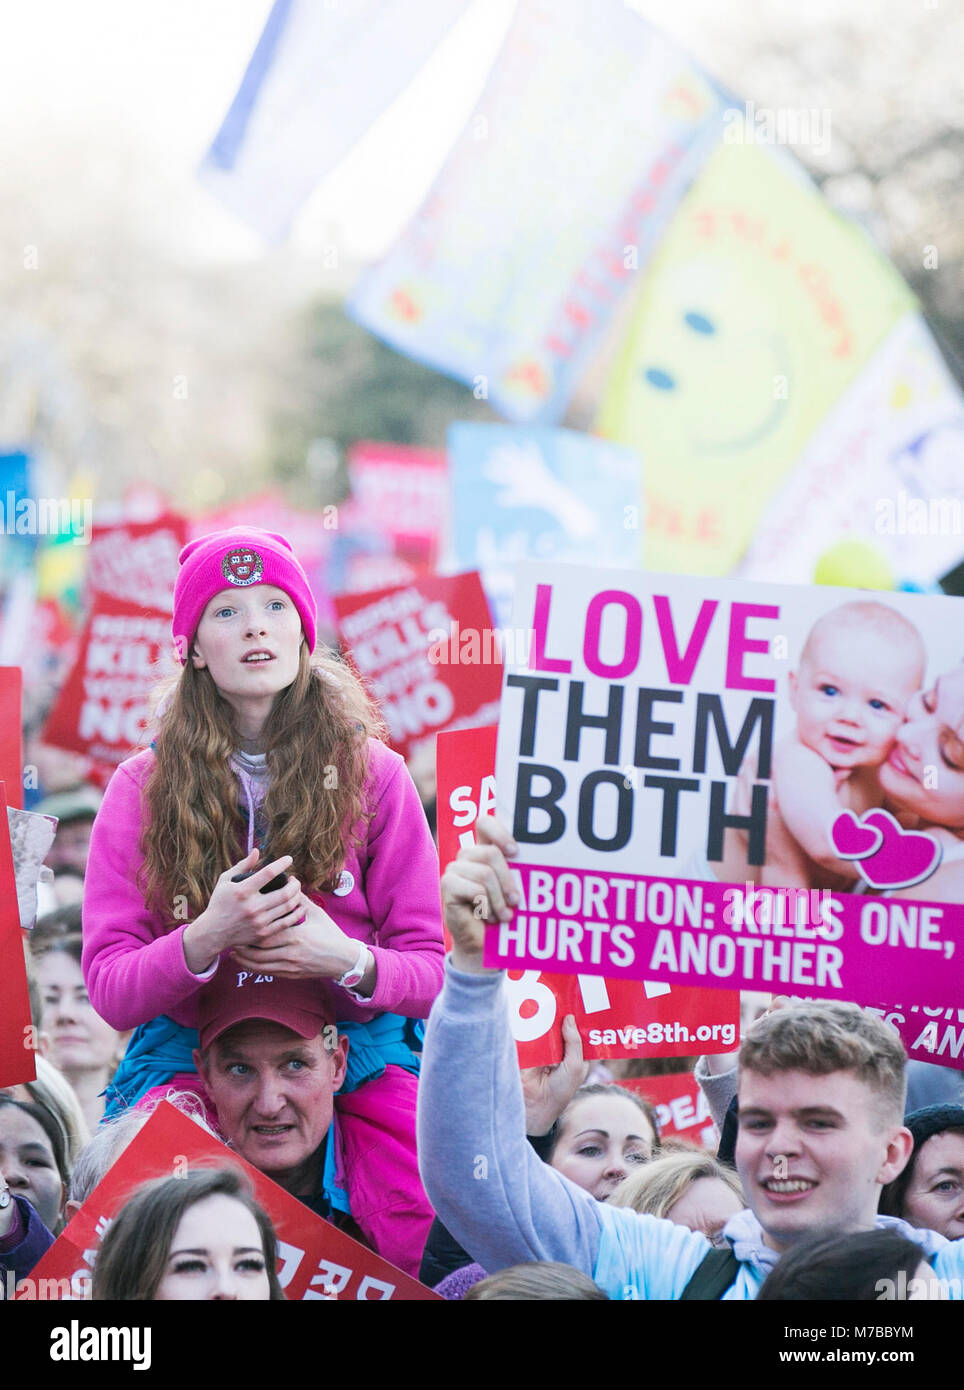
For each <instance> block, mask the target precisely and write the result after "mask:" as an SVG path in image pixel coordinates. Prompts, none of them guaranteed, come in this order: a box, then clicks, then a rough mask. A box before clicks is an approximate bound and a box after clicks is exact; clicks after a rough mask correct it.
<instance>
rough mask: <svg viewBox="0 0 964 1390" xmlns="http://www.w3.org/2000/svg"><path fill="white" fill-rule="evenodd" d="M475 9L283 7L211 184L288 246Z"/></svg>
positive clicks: (362, 2)
mask: <svg viewBox="0 0 964 1390" xmlns="http://www.w3.org/2000/svg"><path fill="white" fill-rule="evenodd" d="M468 4H469V0H430V3H428V4H425V3H419V4H415V5H413V4H412V3H411V0H338V3H337V4H327V3H322V0H275V4H274V5H273V7H272V10H271V13H270V15H269V16H268V21H267V23H266V24H265V27H264V32H263V33H262V35H261V38H260V39H259V40H258V45H257V47H256V48H255V51H254V55H253V57H252V59H251V61H250V63H249V64H248V70H247V72H246V73H245V74H244V79H243V80H242V82H241V86H240V87H239V89H238V93H237V96H236V97H235V98H234V101H233V102H232V103H231V108H230V110H229V111H228V114H227V116H226V117H225V118H224V123H223V125H222V126H221V129H220V130H219V131H218V133H217V135H216V136H215V138H214V142H213V144H212V145H211V148H210V149H209V150H208V152H207V154H206V155H205V157H204V160H203V162H202V165H201V169H200V178H201V181H202V182H203V183H204V184H205V185H206V186H207V187H208V188H209V189H210V190H211V192H212V193H214V194H215V195H216V196H217V197H218V198H219V199H220V200H221V201H222V202H223V203H225V204H226V205H227V206H228V207H229V208H230V209H231V210H232V211H233V212H235V213H236V214H237V215H238V216H239V217H240V218H242V220H243V221H245V222H247V223H248V224H249V226H251V227H253V228H254V229H255V231H257V232H259V233H260V234H261V235H262V236H263V237H264V239H265V240H266V241H268V242H271V243H275V242H279V241H281V240H282V239H283V238H284V237H285V235H286V234H287V232H288V230H289V228H290V226H291V223H292V221H293V219H294V217H295V215H296V213H297V212H298V209H299V208H300V207H301V205H302V203H303V202H304V201H305V199H306V198H307V197H308V195H309V194H310V193H311V192H312V191H313V190H314V189H315V187H316V186H317V185H318V184H319V183H320V182H321V180H322V179H323V178H324V176H325V175H326V174H327V173H328V172H329V171H330V170H331V169H333V168H334V167H335V165H336V164H337V163H338V161H339V160H340V159H341V158H342V157H343V156H344V155H345V154H347V152H348V151H349V150H350V149H351V148H352V146H353V145H355V144H356V143H357V142H358V140H360V139H361V137H362V136H363V135H364V134H365V132H366V131H367V130H368V128H369V127H370V126H371V124H372V123H373V122H374V121H375V120H376V119H377V118H378V117H379V116H380V115H381V114H382V112H383V111H384V110H385V109H386V108H387V107H388V106H389V105H390V104H391V103H392V102H393V101H394V100H395V98H396V97H397V96H398V95H399V94H400V93H401V92H402V90H403V89H404V88H405V87H406V86H407V85H408V83H409V82H410V81H411V79H412V78H413V77H414V76H415V74H416V73H417V72H418V70H419V68H421V67H422V66H423V64H424V63H425V62H426V61H427V59H428V58H429V57H430V56H431V54H432V52H433V50H434V49H435V47H436V45H437V44H438V43H439V42H440V41H441V39H443V38H444V37H445V35H446V33H447V32H448V31H449V29H451V27H452V25H453V24H454V23H455V21H456V20H457V19H459V17H460V16H461V15H462V14H463V12H464V11H465V10H466V9H467V8H468Z"/></svg>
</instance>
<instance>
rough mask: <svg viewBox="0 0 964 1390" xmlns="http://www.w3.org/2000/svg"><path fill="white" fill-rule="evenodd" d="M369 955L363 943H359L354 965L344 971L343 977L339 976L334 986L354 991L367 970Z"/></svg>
mask: <svg viewBox="0 0 964 1390" xmlns="http://www.w3.org/2000/svg"><path fill="white" fill-rule="evenodd" d="M369 955H370V952H369V950H368V947H367V946H366V945H365V943H364V941H359V943H358V955H357V956H356V957H355V963H354V965H352V966H351V968H350V969H349V970H346V971H345V973H344V975H341V976H339V978H338V979H337V980H336V981H335V984H336V985H341V987H342V988H343V989H354V988H355V986H356V985H360V984H361V982H362V979H363V977H364V974H365V971H366V970H367V969H368V957H369Z"/></svg>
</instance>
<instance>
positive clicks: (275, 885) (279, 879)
mask: <svg viewBox="0 0 964 1390" xmlns="http://www.w3.org/2000/svg"><path fill="white" fill-rule="evenodd" d="M257 872H258V871H257V869H249V870H248V872H247V873H246V874H232V875H231V882H232V883H243V882H244V880H245V879H246V878H250V877H251V875H252V874H256V873H257ZM287 882H288V875H287V874H275V876H274V878H273V879H272V880H271V881H270V883H266V884H265V885H264V887H263V888H259V889H258V892H259V893H277V891H278V889H279V888H283V887H284V886H285V884H286V883H287Z"/></svg>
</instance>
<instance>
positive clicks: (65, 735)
mask: <svg viewBox="0 0 964 1390" xmlns="http://www.w3.org/2000/svg"><path fill="white" fill-rule="evenodd" d="M170 650H171V619H170V615H169V614H167V613H162V612H160V611H158V610H157V609H147V610H145V609H144V608H142V607H140V606H138V605H137V604H134V603H124V602H123V601H122V600H120V599H116V598H110V597H108V596H106V595H103V594H98V595H97V596H96V597H95V599H94V604H93V607H92V608H91V611H90V614H89V615H88V618H87V624H86V626H85V628H84V631H83V633H82V635H81V640H80V649H79V652H78V656H77V662H76V664H75V666H74V668H73V670H72V671H71V673H70V675H69V676H68V677H67V680H66V682H65V684H64V687H63V689H62V690H61V692H60V695H59V697H58V699H57V703H56V704H55V705H54V708H53V709H52V710H51V712H50V715H49V716H48V718H47V723H46V724H45V725H44V728H43V733H42V738H43V741H44V742H45V743H49V744H52V745H53V746H54V747H55V748H69V749H71V750H73V751H74V752H77V753H86V754H87V756H88V757H90V758H95V759H96V760H97V761H99V762H103V763H109V764H113V765H116V764H117V763H120V762H122V761H123V760H124V758H126V757H128V756H129V754H130V753H131V752H132V751H133V750H135V749H136V748H137V747H138V746H139V745H140V744H141V743H142V742H143V740H144V731H145V728H146V726H147V720H148V716H149V699H150V694H151V692H152V690H153V687H154V684H155V682H156V680H157V675H158V663H159V661H161V659H162V657H166V656H167V654H168V653H169V652H170Z"/></svg>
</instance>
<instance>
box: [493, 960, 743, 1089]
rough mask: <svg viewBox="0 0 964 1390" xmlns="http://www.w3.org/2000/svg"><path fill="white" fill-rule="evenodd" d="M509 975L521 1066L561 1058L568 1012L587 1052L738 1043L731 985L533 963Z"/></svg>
mask: <svg viewBox="0 0 964 1390" xmlns="http://www.w3.org/2000/svg"><path fill="white" fill-rule="evenodd" d="M507 981H508V990H509V1001H510V1003H509V1009H510V1017H511V1022H512V1033H513V1036H514V1038H515V1040H516V1047H517V1048H518V1052H519V1065H520V1067H540V1066H547V1065H549V1064H551V1063H553V1062H560V1061H561V1060H562V1020H563V1019H564V1018H565V1016H566V1014H572V1015H573V1016H574V1018H575V1020H576V1026H577V1028H578V1029H579V1033H580V1036H581V1037H582V1049H583V1055H584V1056H585V1057H587V1058H596V1057H693V1056H695V1055H696V1054H697V1053H716V1052H732V1051H733V1049H734V1048H735V1047H736V1046H737V1045H738V1043H739V1037H740V1031H739V1017H740V996H739V993H738V992H737V991H736V990H719V989H699V988H689V987H686V986H683V987H680V986H678V985H673V986H672V987H670V986H669V985H665V984H657V983H654V982H652V981H650V980H606V979H603V978H602V976H601V975H546V974H541V973H540V972H539V971H537V970H510V971H508V972H507Z"/></svg>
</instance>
